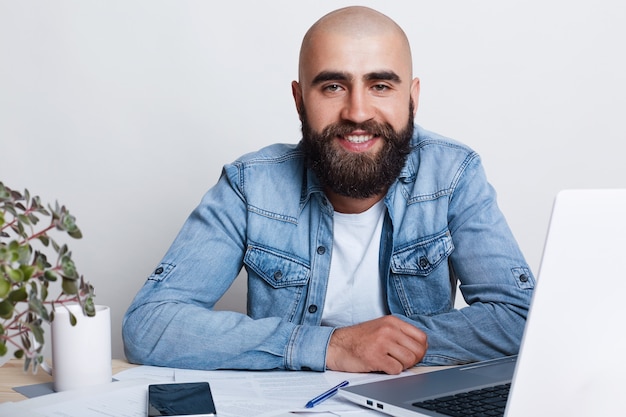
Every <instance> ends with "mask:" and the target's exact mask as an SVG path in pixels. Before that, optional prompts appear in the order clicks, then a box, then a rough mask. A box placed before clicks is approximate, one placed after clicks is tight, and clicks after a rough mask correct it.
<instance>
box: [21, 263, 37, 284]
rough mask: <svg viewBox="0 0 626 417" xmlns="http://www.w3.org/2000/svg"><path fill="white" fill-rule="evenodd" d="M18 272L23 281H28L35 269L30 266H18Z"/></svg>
mask: <svg viewBox="0 0 626 417" xmlns="http://www.w3.org/2000/svg"><path fill="white" fill-rule="evenodd" d="M20 271H22V273H23V274H24V281H28V280H29V279H31V278H32V276H33V274H34V273H35V267H34V266H32V265H20Z"/></svg>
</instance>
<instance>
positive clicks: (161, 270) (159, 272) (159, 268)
mask: <svg viewBox="0 0 626 417" xmlns="http://www.w3.org/2000/svg"><path fill="white" fill-rule="evenodd" d="M154 273H155V275H161V274H162V273H163V267H161V266H160V267H158V268H157V269H155V270H154Z"/></svg>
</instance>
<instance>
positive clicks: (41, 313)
mask: <svg viewBox="0 0 626 417" xmlns="http://www.w3.org/2000/svg"><path fill="white" fill-rule="evenodd" d="M28 308H29V310H30V311H32V312H33V313H34V314H36V315H37V316H38V317H41V318H42V319H43V320H45V321H50V316H49V315H48V310H46V307H45V306H44V304H43V303H42V302H41V300H40V299H38V298H31V299H30V300H29V301H28Z"/></svg>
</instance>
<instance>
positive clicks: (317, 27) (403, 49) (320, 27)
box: [299, 6, 412, 77]
mask: <svg viewBox="0 0 626 417" xmlns="http://www.w3.org/2000/svg"><path fill="white" fill-rule="evenodd" d="M380 38H385V39H389V41H390V42H391V43H392V44H390V47H394V49H395V48H397V51H396V52H398V53H400V54H402V55H404V57H405V60H406V64H407V65H408V66H409V70H410V71H412V57H411V48H410V46H409V41H408V39H407V37H406V34H405V33H404V31H403V30H402V28H401V27H400V26H399V25H398V24H397V23H396V22H394V21H393V20H392V19H390V18H389V17H387V16H386V15H384V14H382V13H380V12H378V11H376V10H373V9H370V8H367V7H362V6H352V7H346V8H343V9H338V10H335V11H333V12H330V13H328V14H327V15H325V16H323V17H322V18H321V19H319V20H318V21H317V22H315V23H314V24H313V26H311V28H310V29H309V30H308V31H307V33H306V34H305V36H304V39H303V41H302V47H301V49H300V65H299V74H300V77H302V70H303V67H305V66H307V65H308V64H309V61H310V59H311V57H312V55H314V54H315V52H316V51H315V48H319V47H324V43H325V42H327V40H328V39H333V40H334V41H341V39H352V40H365V39H380Z"/></svg>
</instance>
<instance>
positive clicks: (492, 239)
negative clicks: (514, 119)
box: [403, 154, 535, 365]
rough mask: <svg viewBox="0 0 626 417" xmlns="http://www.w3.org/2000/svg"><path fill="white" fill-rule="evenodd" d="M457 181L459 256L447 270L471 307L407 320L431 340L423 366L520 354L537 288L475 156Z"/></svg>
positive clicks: (453, 202)
mask: <svg viewBox="0 0 626 417" xmlns="http://www.w3.org/2000/svg"><path fill="white" fill-rule="evenodd" d="M454 181H455V182H454V183H453V184H452V185H451V189H452V190H453V192H452V193H451V194H450V196H449V210H448V228H449V230H450V234H451V236H452V241H453V243H454V251H453V252H452V254H451V255H450V257H449V259H448V268H449V271H450V274H451V277H452V278H453V281H456V280H458V282H459V283H460V290H461V293H462V295H463V298H464V299H465V301H466V303H467V304H468V306H467V307H464V308H461V309H458V310H457V309H453V310H450V311H447V312H444V313H441V314H436V315H431V316H424V315H422V316H417V315H416V316H412V317H409V318H406V317H405V318H403V319H405V320H409V321H412V322H413V323H414V324H416V325H417V326H418V327H419V328H421V329H422V330H424V331H425V332H426V333H427V335H428V341H429V342H428V343H429V348H428V352H427V354H426V356H425V357H424V359H423V363H422V364H424V365H449V364H458V363H465V362H472V361H477V360H485V359H490V358H494V357H499V356H506V355H513V354H517V352H518V350H519V346H520V343H521V339H522V335H523V332H524V326H525V323H526V316H527V314H528V309H529V306H530V301H531V298H532V293H533V291H532V290H533V288H534V284H535V279H534V277H533V275H532V272H531V270H530V268H529V267H528V265H527V264H526V261H525V260H524V257H523V255H522V253H521V251H520V249H519V247H518V244H517V242H516V240H515V238H514V236H513V234H512V232H511V230H510V229H509V227H508V225H507V223H506V220H505V218H504V216H503V214H502V212H501V211H500V209H499V208H498V205H497V200H496V193H495V191H494V189H493V187H492V186H491V185H490V184H489V183H488V182H487V179H486V176H485V173H484V169H483V167H482V165H481V163H480V158H479V157H478V156H477V155H476V154H472V155H471V158H470V159H469V160H468V162H467V164H466V165H464V166H463V169H462V170H459V173H458V175H457V176H456V177H455V180H454Z"/></svg>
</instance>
